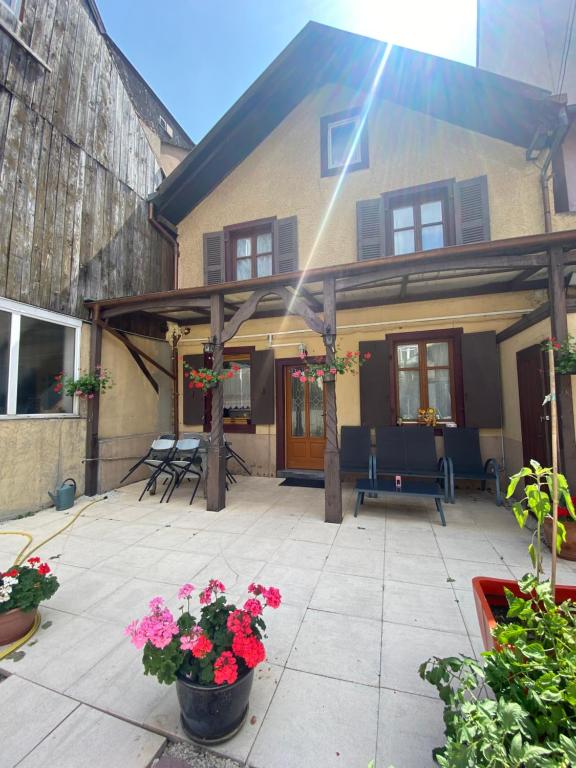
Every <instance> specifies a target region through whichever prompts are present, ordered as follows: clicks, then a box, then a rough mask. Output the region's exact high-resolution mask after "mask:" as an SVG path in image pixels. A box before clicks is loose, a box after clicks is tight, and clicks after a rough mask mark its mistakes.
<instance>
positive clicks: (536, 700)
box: [420, 575, 576, 768]
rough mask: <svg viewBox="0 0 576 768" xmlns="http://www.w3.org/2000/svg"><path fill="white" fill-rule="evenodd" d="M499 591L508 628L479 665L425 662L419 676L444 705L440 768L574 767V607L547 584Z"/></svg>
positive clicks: (528, 581)
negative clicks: (517, 592)
mask: <svg viewBox="0 0 576 768" xmlns="http://www.w3.org/2000/svg"><path fill="white" fill-rule="evenodd" d="M519 585H520V588H521V590H522V593H523V594H524V595H525V597H515V596H514V595H513V594H512V593H511V592H510V591H509V590H506V598H507V600H508V606H509V607H508V618H509V620H510V623H508V624H504V625H499V626H498V627H497V628H496V630H495V632H494V635H495V638H496V640H497V642H498V643H499V648H498V649H495V650H492V651H488V652H486V653H483V654H482V655H483V657H484V666H482V665H480V664H479V663H478V662H476V661H475V660H474V659H470V658H467V657H465V656H460V657H448V658H444V659H439V658H432V659H429V660H428V661H426V662H425V663H424V664H422V665H421V667H420V676H421V677H422V679H424V680H427V681H428V682H429V683H431V684H432V685H434V686H435V687H436V688H437V690H438V693H439V695H440V698H441V700H442V701H443V703H444V723H445V726H446V728H445V733H446V744H445V745H444V747H442V748H440V749H438V750H436V751H435V756H436V761H437V763H438V765H440V766H442V768H552V766H554V768H570V767H571V766H575V765H576V606H575V605H574V603H572V602H571V601H566V602H565V603H563V604H561V605H556V604H555V601H554V599H553V596H552V590H551V586H550V584H549V583H548V582H543V583H539V582H538V580H537V578H536V576H534V575H530V576H527V577H525V578H524V579H523V580H522V581H521V582H520V583H519Z"/></svg>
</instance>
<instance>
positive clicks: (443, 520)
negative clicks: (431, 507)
mask: <svg viewBox="0 0 576 768" xmlns="http://www.w3.org/2000/svg"><path fill="white" fill-rule="evenodd" d="M434 501H435V502H436V509H437V510H438V514H439V515H440V520H441V521H442V525H443V526H444V527H446V518H445V517H444V510H443V509H442V499H439V498H436V499H434Z"/></svg>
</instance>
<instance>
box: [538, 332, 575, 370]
mask: <svg viewBox="0 0 576 768" xmlns="http://www.w3.org/2000/svg"><path fill="white" fill-rule="evenodd" d="M542 348H543V349H544V350H549V349H552V350H554V368H555V370H556V373H565V374H569V375H575V374H576V339H575V338H574V336H568V338H567V339H565V340H564V341H562V342H560V341H558V339H556V338H554V336H551V337H550V338H549V339H546V341H545V342H544V343H543V344H542Z"/></svg>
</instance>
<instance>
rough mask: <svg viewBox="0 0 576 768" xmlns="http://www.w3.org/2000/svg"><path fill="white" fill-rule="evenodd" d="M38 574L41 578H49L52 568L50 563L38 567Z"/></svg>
mask: <svg viewBox="0 0 576 768" xmlns="http://www.w3.org/2000/svg"><path fill="white" fill-rule="evenodd" d="M38 573H39V574H40V576H47V575H48V574H49V573H50V566H49V565H48V563H42V564H41V565H39V566H38Z"/></svg>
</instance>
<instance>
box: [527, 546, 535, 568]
mask: <svg viewBox="0 0 576 768" xmlns="http://www.w3.org/2000/svg"><path fill="white" fill-rule="evenodd" d="M528 554H529V555H530V560H531V561H532V565H533V566H534V568H536V567H537V557H536V550H535V548H534V544H533V542H530V544H529V545H528Z"/></svg>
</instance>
